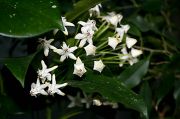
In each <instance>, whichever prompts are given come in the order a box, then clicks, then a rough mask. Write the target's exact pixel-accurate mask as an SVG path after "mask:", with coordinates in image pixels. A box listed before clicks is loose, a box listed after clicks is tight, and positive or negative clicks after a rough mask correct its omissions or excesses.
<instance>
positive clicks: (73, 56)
mask: <svg viewBox="0 0 180 119" xmlns="http://www.w3.org/2000/svg"><path fill="white" fill-rule="evenodd" d="M68 56H69V58H71V59H73V60H76V56H75V55H74V54H72V53H69V55H68Z"/></svg>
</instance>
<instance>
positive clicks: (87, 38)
mask: <svg viewBox="0 0 180 119" xmlns="http://www.w3.org/2000/svg"><path fill="white" fill-rule="evenodd" d="M81 32H82V33H78V34H77V35H76V36H75V39H79V40H81V41H80V43H79V47H80V48H81V47H83V46H84V45H85V44H86V42H88V43H89V44H93V41H92V38H93V35H94V31H93V30H92V28H90V27H88V26H86V27H82V28H81Z"/></svg>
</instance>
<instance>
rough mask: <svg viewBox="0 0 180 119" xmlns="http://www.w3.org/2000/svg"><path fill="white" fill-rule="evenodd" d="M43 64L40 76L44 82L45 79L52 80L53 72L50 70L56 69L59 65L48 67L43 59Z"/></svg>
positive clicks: (39, 71)
mask: <svg viewBox="0 0 180 119" xmlns="http://www.w3.org/2000/svg"><path fill="white" fill-rule="evenodd" d="M41 65H42V69H41V70H40V69H39V70H38V71H37V73H38V78H40V79H41V80H42V82H43V83H44V81H45V80H46V79H47V80H48V81H51V74H50V72H51V71H53V70H55V69H56V68H57V67H58V66H53V67H51V68H47V66H46V64H45V63H44V61H43V60H41Z"/></svg>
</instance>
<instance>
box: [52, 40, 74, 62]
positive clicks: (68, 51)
mask: <svg viewBox="0 0 180 119" xmlns="http://www.w3.org/2000/svg"><path fill="white" fill-rule="evenodd" d="M76 49H77V46H74V47H70V48H69V46H67V44H66V43H65V42H63V46H62V49H54V50H53V51H54V52H56V53H58V54H59V55H61V58H60V61H61V62H63V61H64V60H65V59H66V58H71V59H73V60H76V56H75V55H74V54H73V52H74V51H75V50H76Z"/></svg>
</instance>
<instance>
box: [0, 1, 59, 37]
mask: <svg viewBox="0 0 180 119" xmlns="http://www.w3.org/2000/svg"><path fill="white" fill-rule="evenodd" d="M0 26H1V27H0V35H4V36H8V37H32V36H35V35H38V34H42V33H44V32H47V31H50V30H52V29H55V28H59V29H63V27H62V22H61V16H60V10H59V5H58V3H57V1H56V0H0Z"/></svg>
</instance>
